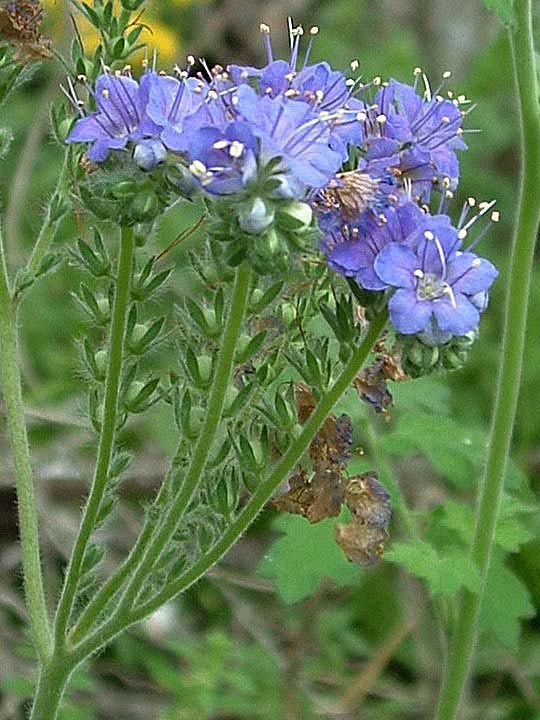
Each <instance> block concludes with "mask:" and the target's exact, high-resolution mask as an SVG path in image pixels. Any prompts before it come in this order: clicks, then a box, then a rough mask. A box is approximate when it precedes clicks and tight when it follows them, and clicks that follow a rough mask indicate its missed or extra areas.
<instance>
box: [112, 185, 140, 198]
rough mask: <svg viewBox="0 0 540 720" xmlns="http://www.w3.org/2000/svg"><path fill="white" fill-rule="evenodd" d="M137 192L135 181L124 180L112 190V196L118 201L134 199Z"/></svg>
mask: <svg viewBox="0 0 540 720" xmlns="http://www.w3.org/2000/svg"><path fill="white" fill-rule="evenodd" d="M136 192H137V183H136V182H134V181H133V180H122V181H121V182H118V183H116V185H113V187H112V188H111V195H112V196H113V197H115V198H117V199H118V200H121V199H123V198H127V197H132V196H133V195H135V194H136Z"/></svg>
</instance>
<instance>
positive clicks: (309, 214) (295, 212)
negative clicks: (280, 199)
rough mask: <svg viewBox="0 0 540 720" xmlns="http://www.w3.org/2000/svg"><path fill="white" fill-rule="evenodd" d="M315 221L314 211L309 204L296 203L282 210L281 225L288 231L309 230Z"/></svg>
mask: <svg viewBox="0 0 540 720" xmlns="http://www.w3.org/2000/svg"><path fill="white" fill-rule="evenodd" d="M312 221H313V210H312V209H311V207H310V206H309V205H308V204H307V203H303V202H299V201H295V202H292V203H289V204H288V205H286V206H285V207H283V208H280V210H279V213H278V222H279V225H280V226H281V227H283V228H285V229H286V230H294V231H296V232H298V231H300V230H307V229H308V228H309V227H310V225H311V223H312Z"/></svg>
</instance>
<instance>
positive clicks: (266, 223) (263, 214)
mask: <svg viewBox="0 0 540 720" xmlns="http://www.w3.org/2000/svg"><path fill="white" fill-rule="evenodd" d="M273 221H274V210H273V209H272V208H270V207H268V205H267V204H266V203H265V202H264V200H263V199H262V198H260V197H256V198H254V199H253V200H252V201H251V202H250V203H249V205H248V206H246V207H244V208H242V209H241V210H240V213H239V216H238V223H239V225H240V227H241V228H242V230H243V231H244V232H247V233H249V234H250V235H262V234H263V233H264V232H265V230H267V229H268V228H269V227H270V225H271V224H272V223H273Z"/></svg>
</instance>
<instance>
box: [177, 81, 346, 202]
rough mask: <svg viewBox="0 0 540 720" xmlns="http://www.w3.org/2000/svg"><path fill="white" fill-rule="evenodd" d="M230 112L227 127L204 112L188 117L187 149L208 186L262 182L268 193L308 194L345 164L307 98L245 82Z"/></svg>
mask: <svg viewBox="0 0 540 720" xmlns="http://www.w3.org/2000/svg"><path fill="white" fill-rule="evenodd" d="M204 111H205V112H206V109H205V110H204ZM230 115H231V116H232V117H233V118H234V119H231V120H229V122H228V124H226V125H225V127H224V128H222V127H220V126H219V124H218V125H217V126H216V125H210V124H209V123H208V119H207V118H206V116H204V117H202V118H201V117H200V115H199V112H195V113H194V114H193V115H192V116H190V117H189V118H188V119H187V121H186V126H185V131H184V139H183V144H184V146H185V153H186V156H187V157H188V159H189V160H190V162H191V165H190V168H191V169H192V171H193V172H194V173H195V175H196V176H197V177H198V179H199V180H200V181H201V184H202V185H203V187H204V188H205V189H206V190H207V191H208V192H211V193H214V194H220V195H221V194H230V193H237V192H240V191H241V190H242V189H244V188H247V187H248V186H249V185H255V184H256V183H258V184H259V185H262V186H264V187H265V194H266V195H267V196H270V197H274V198H280V197H281V198H294V199H303V198H305V197H306V196H307V194H308V193H309V192H310V191H311V190H317V189H319V188H322V187H324V186H325V185H326V184H327V183H328V182H329V181H330V179H331V178H332V177H333V176H334V175H335V173H336V172H337V170H338V169H339V167H340V166H341V156H340V154H339V152H337V151H335V150H334V149H333V148H332V147H330V142H329V140H330V130H329V128H328V126H327V125H326V124H325V123H324V122H322V121H321V120H320V118H319V117H318V115H317V114H316V113H314V112H313V109H312V108H311V106H310V105H308V104H307V103H302V102H296V101H291V100H289V99H287V98H285V97H277V98H274V99H273V98H271V97H269V96H263V97H260V96H259V95H257V93H256V91H255V90H254V89H253V88H251V87H249V86H247V85H242V86H240V87H239V88H238V90H237V91H236V92H235V93H234V95H233V96H232V98H231V110H230Z"/></svg>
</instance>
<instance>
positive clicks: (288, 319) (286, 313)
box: [281, 302, 296, 327]
mask: <svg viewBox="0 0 540 720" xmlns="http://www.w3.org/2000/svg"><path fill="white" fill-rule="evenodd" d="M281 319H282V320H283V322H284V323H285V325H287V327H290V326H291V325H292V324H293V323H294V322H295V320H296V308H295V306H294V305H293V304H292V303H290V302H285V303H283V304H282V305H281Z"/></svg>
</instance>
